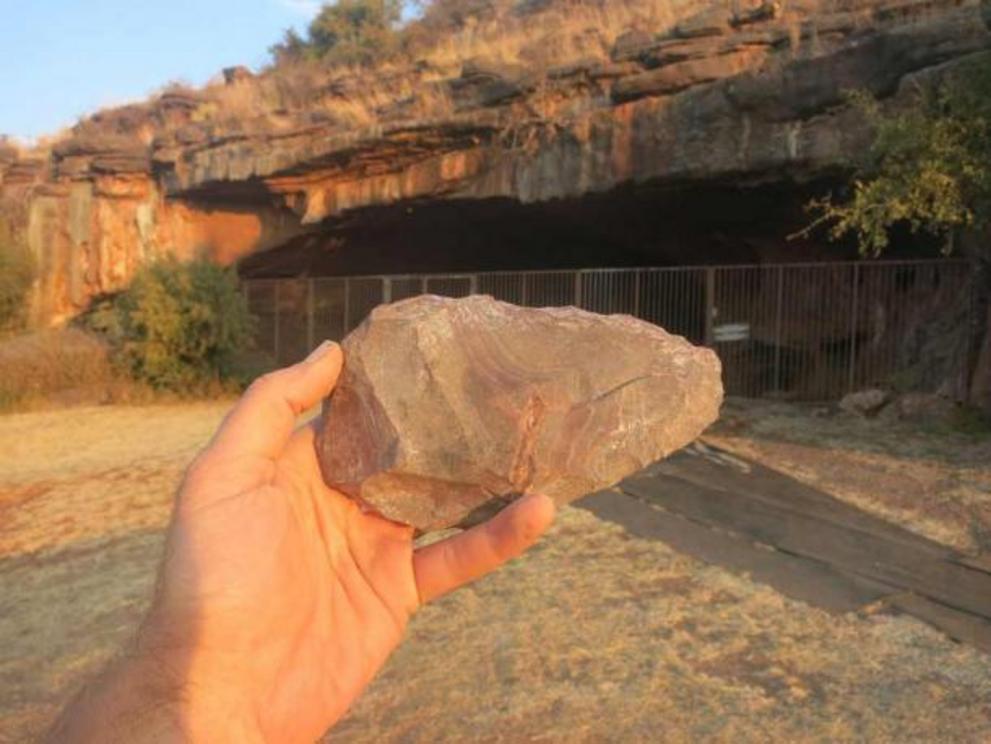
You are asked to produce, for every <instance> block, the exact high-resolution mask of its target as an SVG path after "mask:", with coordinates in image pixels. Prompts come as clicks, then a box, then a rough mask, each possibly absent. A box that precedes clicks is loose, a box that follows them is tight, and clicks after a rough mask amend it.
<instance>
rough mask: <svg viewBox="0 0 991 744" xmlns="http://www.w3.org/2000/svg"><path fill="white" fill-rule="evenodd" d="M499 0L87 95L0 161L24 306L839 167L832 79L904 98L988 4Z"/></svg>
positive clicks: (966, 37) (841, 85) (967, 42)
mask: <svg viewBox="0 0 991 744" xmlns="http://www.w3.org/2000/svg"><path fill="white" fill-rule="evenodd" d="M492 5H493V7H495V6H503V5H504V6H506V7H509V8H510V9H509V10H507V11H506V16H505V18H497V19H495V21H493V23H494V24H496V26H494V27H495V28H498V29H502V28H503V27H505V28H506V29H507V30H506V31H505V32H504V36H499V37H498V38H492V39H486V40H485V41H486V43H485V44H479V45H478V46H479V47H480V48H478V49H471V50H469V52H470V53H466V56H465V58H463V59H459V60H454V61H453V62H451V61H450V60H448V61H447V62H445V61H444V59H445V58H444V54H443V53H440V54H439V56H438V55H435V59H434V61H433V62H431V61H430V59H423V60H410V61H409V63H408V64H407V65H406V66H405V67H402V68H401V69H378V70H370V71H366V72H364V73H355V72H353V71H349V70H343V69H338V70H332V69H331V70H328V69H325V68H323V67H321V66H319V65H314V66H312V67H306V66H291V67H290V68H288V69H285V70H279V69H275V70H271V71H268V72H265V73H262V74H259V75H256V76H251V75H250V74H249V73H247V72H246V71H245V70H243V69H241V68H232V69H231V70H228V72H227V75H226V83H220V84H218V85H216V86H212V87H208V88H207V89H205V90H203V91H191V90H185V89H181V88H173V89H170V90H168V91H166V92H165V93H163V94H161V95H159V96H157V97H156V98H154V99H152V100H150V101H148V102H146V103H142V104H131V105H128V106H124V107H120V108H117V109H111V110H107V111H101V112H99V113H97V114H95V115H94V116H92V117H90V118H89V119H87V120H85V121H83V122H82V123H80V124H79V125H78V126H77V127H75V128H74V129H73V132H72V133H71V135H69V136H68V137H67V138H65V139H64V140H63V141H60V142H58V143H57V144H56V146H55V147H53V148H51V149H50V151H49V150H40V151H38V152H31V151H25V152H22V153H16V152H15V153H14V155H13V156H11V155H10V153H6V154H4V153H0V211H11V210H10V209H8V205H10V204H13V205H15V206H16V209H14V210H13V211H16V212H18V214H22V215H23V219H22V220H21V223H22V224H21V225H20V227H21V229H22V230H23V232H24V233H25V234H26V236H27V239H28V241H29V243H30V245H31V247H32V249H33V250H34V251H35V253H36V254H37V257H38V264H39V266H41V267H42V273H43V276H42V277H41V280H40V282H39V284H38V293H39V298H38V299H37V312H36V313H35V317H36V320H37V322H38V323H39V324H41V323H45V322H48V321H52V320H57V319H59V318H62V317H65V316H68V315H72V314H74V313H77V312H79V311H81V310H82V309H84V308H85V306H86V303H87V301H88V299H89V298H90V297H91V296H93V295H97V294H100V293H103V292H107V291H112V290H114V289H116V288H118V287H119V286H121V285H122V284H123V283H125V282H126V281H127V280H128V279H129V278H130V276H131V274H132V273H133V271H134V270H135V268H136V267H137V266H139V265H140V264H141V263H142V262H143V261H147V260H149V259H150V258H153V257H155V256H157V255H160V254H161V253H163V252H168V251H172V252H175V253H177V254H179V255H192V254H194V253H196V252H200V251H203V250H206V251H207V252H209V253H212V254H215V255H221V256H222V257H225V258H227V259H230V258H232V257H234V258H236V257H238V256H241V255H244V254H245V253H250V252H252V251H255V250H259V249H262V248H265V247H271V246H273V245H281V243H280V242H279V240H278V238H279V237H282V238H283V239H286V238H285V236H287V235H289V236H291V235H292V234H293V233H294V231H295V233H297V234H298V232H299V231H301V230H303V229H309V228H307V227H306V226H316V225H326V224H327V221H328V220H333V219H336V218H339V217H340V216H341V215H342V214H344V213H346V212H347V211H349V210H353V209H355V208H359V207H367V206H373V205H385V204H393V203H396V202H401V201H404V200H413V199H452V198H454V199H488V198H491V197H507V198H510V199H515V200H518V201H521V202H529V203H533V202H543V201H547V200H552V199H558V198H571V197H581V196H582V195H585V194H588V193H592V192H605V191H609V190H611V189H613V188H615V187H617V186H620V185H624V184H631V183H650V184H661V185H663V184H668V185H680V184H685V183H687V182H692V183H727V182H730V183H735V184H753V183H767V182H775V181H777V182H782V181H795V180H802V179H812V178H816V177H818V176H822V175H823V174H835V173H836V172H837V171H840V170H842V169H844V168H845V167H847V165H848V164H849V163H850V162H851V161H855V160H856V159H857V158H858V156H859V155H860V154H862V153H863V152H865V150H866V148H867V146H868V145H869V143H870V133H869V131H868V127H867V125H866V122H865V121H864V120H863V117H862V116H861V115H860V114H859V112H858V111H857V110H856V109H855V108H854V107H852V106H850V105H849V104H848V102H847V99H846V97H845V94H846V92H847V91H849V90H855V89H865V90H868V91H870V92H871V93H873V94H875V95H877V96H879V97H880V98H883V99H891V100H892V101H893V102H895V103H897V101H899V100H902V99H904V98H905V97H907V96H911V95H913V91H917V90H918V89H920V88H921V89H925V87H926V85H927V82H928V81H931V80H934V79H938V78H939V76H940V75H943V74H945V72H946V71H947V69H948V67H951V66H952V65H954V64H955V63H956V62H957V61H958V60H962V59H964V58H967V57H973V56H974V55H978V54H987V53H988V50H989V49H991V33H989V31H988V21H989V18H991V6H989V5H988V4H987V3H986V2H985V3H981V2H979V0H829V1H828V2H827V0H790V1H789V2H788V3H783V2H776V1H765V0H734V2H732V3H727V2H724V1H723V0H672V2H670V3H660V2H658V3H647V4H641V3H638V2H634V1H633V0H569V1H568V2H562V1H555V0H541V1H539V2H522V3H510V2H505V3H501V4H500V3H493V4H492ZM640 5H644V8H645V10H644V12H643V13H642V14H641V13H640V12H639V11H637V7H638V6H640ZM647 5H650V6H651V7H653V6H654V5H657V6H658V7H661V6H663V7H661V10H660V11H659V12H657V13H653V14H652V13H650V12H648V11H647V10H646V6H647ZM510 6H511V7H510ZM634 11H635V12H634ZM583 13H584V15H582V14H583ZM610 19H615V21H612V20H610ZM603 23H606V25H605V26H603V25H602V24H603ZM514 24H515V25H514ZM471 28H474V26H472V27H471ZM476 32H477V29H475V30H474V31H472V32H471V33H472V34H475V33H476ZM452 33H453V32H452ZM466 33H467V32H466ZM499 33H500V34H502V33H503V31H501V30H500V31H499ZM462 41H463V40H462ZM448 42H451V39H449V38H446V37H445V39H444V43H443V44H441V45H440V47H439V48H441V51H442V52H443V48H446V45H447V44H448ZM452 44H453V42H452ZM490 47H496V48H498V49H500V50H504V51H507V53H508V54H509V57H510V58H511V59H510V60H508V61H507V60H501V59H500V60H491V59H485V58H483V57H480V56H478V54H481V53H489V52H490V50H489V48H490ZM486 50H489V52H487V51H486ZM449 56H450V55H448V57H449ZM427 57H429V54H428V55H427ZM445 65H446V66H445ZM218 220H220V221H224V220H226V221H228V222H237V223H238V229H237V234H238V235H239V236H240V238H241V239H239V240H237V241H231V240H230V239H229V238H227V237H226V236H227V235H228V234H229V232H228V231H227V230H216V229H214V225H215V224H216V223H217V222H218ZM252 221H254V224H248V223H249V222H252ZM224 240H226V241H227V243H229V245H219V243H220V242H222V241H224ZM230 243H236V245H234V244H230Z"/></svg>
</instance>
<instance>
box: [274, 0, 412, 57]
mask: <svg viewBox="0 0 991 744" xmlns="http://www.w3.org/2000/svg"><path fill="white" fill-rule="evenodd" d="M402 10H403V2H402V0H338V2H336V3H334V4H325V5H324V6H323V7H322V8H321V9H320V12H319V13H318V14H317V16H316V18H314V19H313V21H312V22H311V23H310V26H309V28H308V29H307V38H305V39H304V38H303V37H301V36H300V35H299V34H297V33H296V32H295V31H293V30H291V29H290V30H288V31H286V33H285V35H284V37H283V40H282V41H281V42H280V43H278V44H276V45H274V46H273V47H272V48H271V49H270V50H269V51H270V52H271V53H272V56H273V57H274V58H275V61H276V64H285V63H287V62H292V61H298V60H300V59H304V58H307V57H315V58H319V59H324V60H326V61H328V62H330V63H331V64H341V65H370V64H372V63H374V62H380V61H382V60H384V59H387V58H389V57H391V56H393V55H394V54H395V53H396V52H397V51H398V50H399V47H400V34H399V32H398V30H397V28H398V26H399V22H400V20H401V18H402Z"/></svg>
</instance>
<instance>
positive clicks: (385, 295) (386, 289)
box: [382, 276, 392, 305]
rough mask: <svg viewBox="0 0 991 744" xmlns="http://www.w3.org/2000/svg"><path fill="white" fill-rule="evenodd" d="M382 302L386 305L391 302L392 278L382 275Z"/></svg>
mask: <svg viewBox="0 0 991 744" xmlns="http://www.w3.org/2000/svg"><path fill="white" fill-rule="evenodd" d="M382 302H383V303H384V304H386V305H388V304H389V303H390V302H392V278H391V277H388V276H383V277H382Z"/></svg>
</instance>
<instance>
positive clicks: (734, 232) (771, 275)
mask: <svg viewBox="0 0 991 744" xmlns="http://www.w3.org/2000/svg"><path fill="white" fill-rule="evenodd" d="M823 190H824V188H823V185H822V184H816V185H813V186H807V187H804V188H799V187H796V186H794V185H792V186H784V185H773V186H761V187H752V188H749V189H740V188H733V187H708V188H705V189H702V188H687V187H686V188H684V189H681V190H671V189H660V188H650V187H638V188H632V187H630V188H625V189H617V190H614V191H612V192H610V193H608V194H600V195H589V196H586V197H583V198H581V199H574V200H562V201H556V202H549V203H542V204H533V205H523V204H519V203H518V202H513V201H510V200H484V201H435V202H425V203H409V204H398V205H393V206H389V207H380V208H375V209H366V210H359V211H355V212H353V213H350V214H348V215H346V216H344V217H343V218H340V219H337V220H334V221H332V222H328V223H327V224H324V225H320V226H319V227H318V228H317V229H315V230H314V231H313V232H311V233H309V234H306V235H303V236H299V237H297V238H295V239H293V240H292V241H290V242H289V243H287V244H285V245H283V246H281V247H279V248H277V249H274V250H270V251H266V252H264V253H258V254H255V255H253V256H250V257H249V258H247V259H245V260H244V261H242V263H241V265H240V270H241V273H242V276H244V278H245V279H246V280H247V281H246V284H247V292H248V299H249V304H250V305H251V307H252V310H253V311H254V313H255V314H256V315H257V316H258V318H259V321H260V322H259V345H260V346H261V348H262V349H265V350H267V351H269V352H271V353H272V356H273V357H274V359H275V360H276V361H277V362H278V363H280V364H284V363H289V362H291V361H295V360H296V359H298V358H301V357H302V356H304V355H305V354H306V353H307V351H308V350H309V349H310V348H311V347H312V346H313V344H314V343H315V342H316V341H317V340H318V339H322V338H335V339H340V338H343V336H344V335H346V333H347V332H348V331H350V330H352V329H353V328H354V327H356V326H357V325H358V323H360V322H361V320H363V319H364V318H365V317H366V316H367V314H368V313H369V312H370V311H371V310H372V309H373V308H374V307H375V306H376V305H378V304H381V303H383V302H394V301H397V300H401V299H405V298H407V297H412V296H415V295H418V294H425V293H429V294H438V295H446V296H451V297H459V296H465V295H468V294H475V293H482V294H491V295H493V296H495V297H496V298H498V299H502V300H506V301H509V302H513V303H516V304H521V305H529V306H535V307H539V306H549V305H576V306H579V307H582V308H585V309H587V310H592V311H595V312H600V313H627V314H630V315H634V316H637V317H640V318H642V319H644V320H647V321H649V322H651V323H655V324H657V325H660V326H662V327H663V328H665V329H667V330H668V331H670V332H672V333H676V334H679V335H682V336H685V337H686V338H688V339H689V340H691V341H693V342H695V343H698V344H705V345H708V346H711V347H713V348H714V349H716V351H717V352H718V353H719V355H720V358H721V360H722V362H723V368H724V383H725V386H726V389H727V392H728V393H729V394H732V395H741V396H747V397H758V396H767V395H773V396H780V397H787V398H796V399H805V400H832V399H836V398H838V397H841V396H842V395H844V394H845V393H847V392H849V391H852V390H857V389H861V388H864V387H868V386H873V385H878V384H892V381H893V377H894V376H896V375H899V374H900V375H902V377H905V376H906V375H912V376H914V378H913V379H912V380H903V382H906V383H908V385H910V386H912V387H920V386H921V387H926V388H934V387H936V386H939V385H940V384H942V383H943V382H944V381H945V380H947V379H958V380H959V379H964V378H965V377H966V375H965V374H962V373H960V372H959V368H960V366H961V365H964V364H965V363H966V353H965V352H966V348H967V334H966V330H965V329H966V328H967V327H968V323H967V314H968V313H969V312H970V308H971V305H970V299H969V297H970V294H969V292H970V273H971V272H970V266H969V265H968V264H967V263H966V262H959V261H958V262H945V261H938V260H931V259H929V260H918V259H909V260H906V259H900V260H893V261H892V260H889V261H886V262H883V263H878V262H860V261H857V260H855V259H856V251H855V249H854V248H853V246H850V245H836V244H831V243H829V242H827V241H825V240H823V239H821V238H819V239H816V238H815V237H813V238H802V239H799V240H788V239H787V235H788V234H789V233H793V232H796V231H798V230H800V229H801V228H802V227H803V226H804V225H805V224H807V222H808V219H809V218H808V216H807V215H806V214H805V211H804V204H806V203H807V202H808V200H809V199H810V198H811V196H812V195H814V194H821V193H823ZM897 245H898V246H899V248H898V252H900V253H901V254H902V255H903V256H904V255H906V254H907V255H910V256H911V255H912V254H913V253H920V252H922V251H923V250H924V249H925V248H926V246H924V245H923V244H922V243H921V242H920V241H919V240H915V241H912V240H908V239H901V240H899V241H898V242H897ZM929 255H932V253H931V249H930V252H929ZM906 339H908V340H910V342H906Z"/></svg>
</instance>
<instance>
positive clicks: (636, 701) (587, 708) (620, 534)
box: [0, 403, 991, 742]
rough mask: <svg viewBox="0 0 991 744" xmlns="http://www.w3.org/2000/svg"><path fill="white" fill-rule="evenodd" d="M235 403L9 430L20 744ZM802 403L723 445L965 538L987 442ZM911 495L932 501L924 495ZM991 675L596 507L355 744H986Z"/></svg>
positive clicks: (358, 722) (956, 650) (9, 606)
mask: <svg viewBox="0 0 991 744" xmlns="http://www.w3.org/2000/svg"><path fill="white" fill-rule="evenodd" d="M226 407H227V404H223V403H218V404H196V405H176V406H159V407H147V408H126V407H104V408H85V409H74V410H67V411H60V412H36V413H27V414H18V415H10V416H5V417H0V453H2V454H0V461H2V467H0V741H22V740H25V739H30V738H31V737H32V735H34V734H36V733H37V732H38V731H39V730H41V729H42V728H43V727H44V725H45V723H46V722H47V720H48V719H49V718H50V716H51V715H52V714H53V712H54V711H55V710H56V709H57V707H58V706H59V704H60V703H61V702H62V700H64V698H65V697H66V696H67V695H68V694H70V693H71V691H72V689H73V688H74V687H75V686H76V685H78V683H79V681H80V680H81V679H83V678H84V677H85V676H86V675H87V674H88V673H90V672H91V671H93V670H94V669H96V668H98V667H99V666H100V665H101V664H102V663H103V662H104V661H105V660H106V659H107V658H108V657H109V656H110V655H112V654H113V653H114V651H115V649H117V648H118V647H119V646H120V645H121V644H122V643H123V642H124V641H125V640H126V639H127V638H128V636H129V634H130V633H131V632H132V630H133V628H134V625H135V623H136V621H137V619H138V618H139V617H140V615H141V613H142V611H143V609H144V607H145V604H146V602H147V597H148V593H149V590H150V587H151V582H152V580H153V574H154V570H155V566H156V563H157V560H158V553H159V550H160V548H161V538H162V530H163V527H164V524H165V522H166V519H167V515H168V510H169V506H170V502H171V498H172V493H173V490H174V487H175V484H176V481H177V479H178V477H179V475H180V473H181V471H182V468H183V467H184V465H185V463H186V462H187V461H188V460H189V458H190V457H191V455H192V453H193V452H194V451H195V450H196V449H197V448H198V447H199V446H200V445H201V444H202V443H203V442H204V441H205V440H206V439H207V438H208V436H209V434H210V432H211V431H212V429H213V427H214V426H215V425H216V424H217V422H218V421H219V420H220V418H221V417H222V415H223V413H224V411H225V410H226ZM876 426H877V425H875V424H874V423H864V422H858V421H854V420H852V419H847V418H841V417H831V418H826V419H822V418H818V417H815V416H813V415H812V413H811V412H809V411H805V410H802V409H797V408H793V407H785V406H761V407H757V408H755V407H753V406H737V407H734V406H731V407H730V409H729V410H728V412H727V416H726V417H724V421H723V423H722V424H720V426H719V427H717V429H716V430H715V431H714V434H713V441H715V442H717V443H718V444H720V445H722V446H727V447H730V448H731V449H734V450H735V451H738V452H741V453H743V454H750V455H753V456H755V457H758V458H759V459H762V460H764V461H765V462H768V463H769V464H771V465H773V466H777V467H781V468H782V469H785V470H787V471H789V472H791V473H792V474H793V475H796V476H797V477H800V478H803V479H805V480H809V481H812V482H815V483H816V484H818V485H820V486H822V487H824V488H826V489H827V490H831V491H833V492H834V493H837V495H839V496H841V497H843V498H849V499H850V500H852V501H856V502H857V503H861V504H862V505H863V506H865V507H867V508H871V509H872V510H876V511H878V512H881V513H884V514H886V515H888V516H890V517H892V518H896V519H898V520H899V521H902V522H905V523H908V524H909V526H913V527H915V528H918V529H920V531H925V532H926V533H927V534H931V535H932V536H941V537H942V538H944V539H945V540H946V541H949V542H956V543H958V544H961V545H964V544H968V543H967V541H968V540H970V541H971V543H973V538H972V535H971V529H970V527H969V524H970V521H969V520H972V519H983V518H984V516H983V515H985V514H986V511H985V510H986V509H987V508H988V503H989V501H991V493H989V491H991V489H989V484H991V465H989V464H988V463H989V462H991V458H989V457H988V450H987V449H986V447H987V444H986V443H980V442H977V441H975V440H970V439H960V440H953V439H947V438H946V437H945V436H940V437H937V436H935V435H930V434H924V433H919V432H913V431H911V430H903V429H898V430H897V431H893V430H886V429H881V428H878V429H877V430H876V431H875V430H874V427H876ZM912 489H914V490H912ZM988 700H991V665H989V664H988V659H987V657H986V656H984V655H982V654H980V653H979V652H976V651H974V650H972V649H969V648H967V647H964V646H960V645H957V644H954V643H953V642H951V641H949V640H947V639H946V638H944V637H943V636H941V635H940V634H939V633H937V632H936V631H934V630H931V629H929V628H928V627H926V626H925V625H922V624H921V623H918V622H916V621H914V620H911V619H907V618H901V617H892V616H888V615H885V614H880V613H872V612H869V611H868V612H863V613H858V614H849V615H845V616H839V617H837V616H833V615H829V614H826V613H824V612H822V611H820V610H817V609H814V608H811V607H809V606H807V605H804V604H802V603H799V602H795V601H791V600H788V599H786V598H784V597H782V596H780V595H779V594H777V593H776V592H774V591H773V590H771V589H769V588H767V587H764V586H761V585H758V584H756V583H753V582H751V581H749V580H748V579H747V578H745V577H741V576H735V575H733V574H731V573H728V572H726V571H724V570H722V569H719V568H716V567H711V566H706V565H704V564H701V563H698V562H696V561H694V560H691V559H689V558H686V557H684V556H681V555H678V554H676V553H674V552H672V551H671V550H669V549H668V548H667V547H666V546H665V545H663V544H662V543H658V542H652V541H649V540H643V539H639V538H634V537H631V536H630V535H627V534H626V533H624V531H623V530H622V529H621V528H620V527H618V526H615V525H612V524H609V523H606V522H602V521H599V520H598V519H597V518H596V517H594V516H593V515H592V514H590V513H588V512H586V511H583V510H581V509H578V508H571V509H567V510H565V511H564V512H563V513H562V514H561V516H560V518H559V520H558V523H557V525H556V527H555V528H554V531H553V532H552V534H550V535H549V536H548V537H547V538H546V539H545V540H544V541H543V542H542V543H541V545H539V546H538V547H537V548H536V549H535V550H534V551H532V552H531V553H530V554H528V555H527V556H526V557H524V558H523V559H521V560H519V561H517V562H515V563H514V564H512V565H511V566H509V567H508V568H507V569H505V570H503V571H502V572H500V573H498V574H496V575H494V576H491V577H489V578H487V579H485V580H484V581H481V582H479V583H478V584H476V585H474V586H473V587H471V588H469V589H466V590H463V591H461V592H458V593H456V594H454V595H451V596H449V597H447V598H445V599H443V600H442V601H440V602H438V603H436V604H435V605H432V606H430V607H428V608H425V609H424V610H423V611H422V612H421V613H420V614H419V615H418V616H417V617H416V618H415V619H414V622H413V623H412V625H411V628H410V631H409V638H408V641H407V642H406V643H405V644H404V645H403V646H402V647H401V649H400V650H399V651H398V652H397V653H396V654H395V655H394V656H393V658H392V659H391V660H390V662H389V664H388V665H387V666H386V668H385V670H384V671H383V673H382V675H381V676H380V677H379V678H378V679H377V680H376V681H375V682H374V683H373V684H372V686H371V688H370V689H369V690H368V692H367V693H366V695H365V696H364V697H363V698H362V699H361V700H360V701H359V702H358V703H357V705H356V706H355V707H354V709H353V710H352V712H351V713H350V714H349V716H348V717H347V718H346V719H345V720H343V721H342V722H341V723H340V724H339V726H338V727H337V729H336V730H335V732H334V733H335V737H334V738H335V740H339V741H355V742H359V741H362V742H363V741H437V740H454V741H458V740H471V741H506V742H510V741H511V742H517V741H552V742H556V741H561V742H564V741H568V742H573V741H603V740H611V741H639V740H651V741H657V740H664V741H673V742H677V741H700V740H712V741H731V740H732V741H863V740H871V741H899V742H900V741H974V742H977V741H986V740H988V739H989V738H991V705H989V704H988V702H987V701H988Z"/></svg>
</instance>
